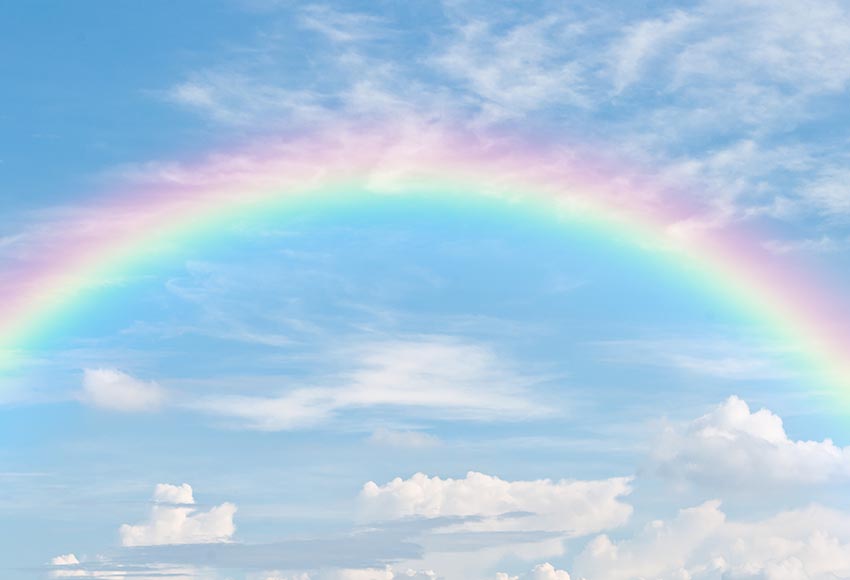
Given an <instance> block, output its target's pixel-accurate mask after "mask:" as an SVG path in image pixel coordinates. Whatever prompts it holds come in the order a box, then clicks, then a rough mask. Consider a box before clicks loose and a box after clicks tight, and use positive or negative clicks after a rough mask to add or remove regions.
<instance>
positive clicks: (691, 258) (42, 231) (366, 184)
mask: <svg viewBox="0 0 850 580" xmlns="http://www.w3.org/2000/svg"><path fill="white" fill-rule="evenodd" d="M135 173H136V174H137V176H138V175H145V176H151V175H154V176H155V179H154V180H153V182H149V183H145V182H143V181H142V182H136V184H135V185H134V186H132V187H130V188H128V190H127V191H126V192H123V193H120V194H113V195H110V196H101V197H99V198H96V199H92V200H88V201H87V202H86V203H83V204H81V205H79V206H75V207H74V208H73V209H72V210H69V211H66V212H64V213H62V214H61V215H60V216H58V217H53V218H46V219H43V220H41V221H39V222H38V223H36V224H34V226H33V229H32V230H31V232H30V233H29V235H28V237H27V238H26V239H25V240H24V242H23V243H22V246H21V250H20V251H19V252H18V253H17V254H16V257H14V258H12V259H10V260H8V261H7V263H6V264H5V265H4V266H3V267H2V270H0V273H2V275H3V276H4V285H3V288H2V290H0V300H2V302H0V370H3V369H6V370H8V369H12V368H14V367H15V365H16V364H17V363H16V361H17V360H18V356H19V353H20V351H21V349H22V348H23V347H24V345H26V344H27V343H29V342H32V341H33V340H35V339H36V337H38V336H40V335H44V334H49V332H50V328H51V324H52V321H55V320H57V319H58V318H61V316H62V315H63V313H65V312H69V311H72V310H73V308H74V305H75V304H76V303H78V302H79V301H80V300H81V299H82V298H83V297H84V296H85V295H86V294H87V291H88V290H89V289H90V288H92V287H93V286H97V285H99V284H102V283H103V282H104V281H105V280H108V279H109V278H110V277H112V276H114V275H115V273H116V272H119V271H122V270H125V269H126V268H127V267H128V265H132V264H133V263H134V262H136V261H137V260H139V259H142V258H145V257H150V256H156V254H157V252H161V251H163V249H164V248H167V247H171V246H174V245H180V244H183V243H189V242H190V241H191V240H193V239H201V238H203V237H204V236H208V235H211V234H212V233H213V232H215V230H216V228H217V227H219V226H220V225H221V224H225V223H227V222H228V221H230V220H233V219H234V218H235V217H238V216H250V215H252V214H255V213H258V214H262V213H265V212H268V211H270V210H272V209H275V208H281V207H285V206H286V205H287V204H298V203H308V204H309V203H334V200H339V199H340V198H345V199H346V200H348V201H351V200H352V199H353V200H354V201H356V199H357V196H362V195H392V196H396V195H403V194H405V193H411V192H415V193H417V194H423V195H431V196H440V195H452V196H454V195H459V194H462V192H475V193H476V195H481V196H485V197H490V198H493V199H499V200H503V201H507V202H508V203H510V202H522V203H523V204H531V205H532V206H533V207H534V208H535V211H539V212H542V213H544V214H546V215H551V214H553V213H554V214H556V215H557V216H558V217H560V218H562V219H563V220H564V221H565V222H566V223H577V222H578V223H581V224H582V225H584V226H588V227H591V228H594V229H598V230H599V231H601V232H604V233H606V234H609V235H613V236H617V237H619V238H622V239H624V240H625V241H627V242H630V243H633V244H638V245H640V246H642V247H644V248H645V249H646V251H648V252H657V253H663V254H664V255H665V256H667V257H669V259H670V260H672V261H673V262H675V263H677V264H678V265H679V267H680V268H681V272H682V275H688V276H693V277H695V278H697V279H698V281H699V283H700V284H703V285H706V286H707V287H709V289H714V290H715V291H716V292H717V293H718V294H719V295H722V296H723V297H725V298H726V299H728V300H731V301H733V302H734V303H736V304H737V305H739V306H740V307H742V308H744V309H746V310H748V311H750V312H752V313H753V319H754V320H760V321H765V322H767V324H768V325H769V327H770V328H772V329H773V330H774V331H775V333H776V335H777V338H779V339H781V340H782V341H783V342H787V343H790V344H792V345H794V347H795V348H796V349H798V350H799V351H801V353H802V355H803V356H804V358H805V359H806V360H807V361H808V362H809V364H810V365H811V368H812V369H813V370H814V371H815V372H816V373H817V375H819V379H818V380H819V382H822V383H823V385H824V386H827V385H829V386H832V387H835V388H837V389H838V390H839V391H844V390H845V389H850V313H848V310H850V304H848V303H847V301H846V300H845V299H844V298H843V297H841V296H840V295H838V293H837V292H835V291H833V290H831V288H830V284H829V283H827V282H826V280H825V277H824V276H822V275H821V276H818V275H815V274H814V273H812V272H811V271H810V270H809V269H808V268H807V267H806V265H805V264H803V263H799V262H797V263H795V262H794V261H793V260H791V259H790V258H789V257H787V256H778V255H774V254H772V253H770V252H768V251H766V250H765V249H764V247H763V245H762V242H763V232H759V231H757V230H754V229H752V228H747V227H741V226H740V225H737V226H736V225H730V224H728V223H725V222H722V221H720V220H718V218H717V215H716V212H713V211H712V210H711V208H710V204H698V203H694V201H693V200H692V199H690V198H689V196H683V195H679V194H677V191H676V190H674V189H672V188H670V187H665V186H664V185H663V184H659V183H654V182H653V181H652V180H650V179H647V178H646V177H641V176H640V175H639V173H637V172H634V171H631V170H628V169H625V168H622V167H613V166H611V165H608V164H605V163H601V162H599V161H598V160H593V159H591V158H590V157H588V156H577V155H575V154H574V153H573V152H572V151H571V150H570V149H566V148H561V147H558V146H556V145H552V144H542V143H539V142H538V143H537V144H534V145H531V144H529V143H528V142H527V141H523V140H521V139H517V138H510V137H506V136H504V135H495V134H487V135H482V134H472V133H467V132H460V131H457V132H453V131H449V130H446V129H445V128H441V127H434V126H429V125H423V124H418V125H414V126H405V127H395V128H388V127H380V128H375V127H372V128H363V127H358V128H356V130H355V129H351V128H349V129H348V130H341V131H340V130H338V131H336V132H334V133H331V132H317V133H314V134H311V135H300V136H296V137H291V138H288V139H281V140H279V141H266V142H264V143H262V144H259V145H254V146H252V147H246V148H244V149H242V150H239V151H236V152H231V153H228V154H217V155H213V156H211V157H209V158H208V159H206V160H204V161H203V162H201V163H198V164H195V165H191V166H183V165H158V164H154V165H149V166H146V167H142V168H140V169H138V170H136V171H135ZM32 232H34V233H32ZM0 380H2V378H0Z"/></svg>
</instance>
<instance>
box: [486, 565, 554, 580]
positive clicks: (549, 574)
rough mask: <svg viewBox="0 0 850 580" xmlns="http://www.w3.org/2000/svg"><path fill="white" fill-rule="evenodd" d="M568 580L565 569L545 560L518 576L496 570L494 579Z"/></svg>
mask: <svg viewBox="0 0 850 580" xmlns="http://www.w3.org/2000/svg"><path fill="white" fill-rule="evenodd" d="M520 578H522V580H570V575H569V574H568V573H567V571H566V570H558V569H557V568H555V567H554V566H553V565H552V564H550V563H548V562H546V563H543V564H538V565H537V566H535V567H534V568H532V570H531V572H529V573H528V574H523V575H522V576H521V577H520V576H510V575H508V574H506V573H505V572H498V573H497V574H496V580H520Z"/></svg>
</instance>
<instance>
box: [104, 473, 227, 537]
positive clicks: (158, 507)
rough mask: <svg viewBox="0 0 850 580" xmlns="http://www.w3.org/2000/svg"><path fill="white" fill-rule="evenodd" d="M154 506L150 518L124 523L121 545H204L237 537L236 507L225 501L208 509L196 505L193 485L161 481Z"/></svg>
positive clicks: (155, 494)
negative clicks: (144, 520)
mask: <svg viewBox="0 0 850 580" xmlns="http://www.w3.org/2000/svg"><path fill="white" fill-rule="evenodd" d="M153 500H154V505H153V506H152V507H151V513H150V517H149V518H148V521H147V522H145V523H142V524H138V525H135V526H132V525H129V524H124V525H122V526H121V529H120V534H121V545H123V546H159V545H164V544H204V543H213V542H227V541H229V540H230V538H231V537H232V536H233V532H234V531H235V529H236V528H235V526H234V525H233V515H234V514H235V513H236V506H235V505H233V504H231V503H226V502H225V503H223V504H221V505H219V506H216V507H213V508H211V509H210V510H209V511H206V512H199V511H198V510H197V508H195V507H193V506H194V503H195V498H194V497H193V495H192V487H191V486H190V485H189V484H186V483H184V484H183V485H169V484H166V483H160V484H158V485H157V486H156V489H155V491H154V497H153Z"/></svg>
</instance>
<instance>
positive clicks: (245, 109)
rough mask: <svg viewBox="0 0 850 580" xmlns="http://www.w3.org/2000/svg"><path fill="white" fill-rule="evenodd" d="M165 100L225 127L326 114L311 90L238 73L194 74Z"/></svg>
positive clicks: (171, 89)
mask: <svg viewBox="0 0 850 580" xmlns="http://www.w3.org/2000/svg"><path fill="white" fill-rule="evenodd" d="M163 96H164V98H165V99H166V100H168V101H170V102H172V103H175V104H177V105H180V106H182V107H186V108H188V109H190V110H193V111H195V112H197V113H201V114H203V115H206V116H209V117H210V118H212V119H213V120H214V121H216V122H218V123H222V124H226V125H237V126H240V125H253V124H256V123H263V122H269V119H274V121H276V122H280V121H281V120H289V121H294V120H298V121H307V120H313V121H315V120H318V119H320V118H321V117H322V115H323V114H325V113H326V112H327V111H326V110H325V108H324V107H322V106H321V105H320V103H319V97H318V95H315V94H314V93H312V92H311V91H309V90H304V89H287V88H283V87H281V86H279V85H277V84H275V83H273V82H269V81H268V80H262V79H259V78H256V77H254V76H252V75H249V74H246V73H245V72H243V71H239V70H237V71H234V70H214V71H203V72H198V73H195V74H194V75H192V76H191V78H189V79H188V80H185V81H183V82H180V83H177V84H176V85H174V86H172V87H171V88H170V89H168V90H167V91H165V93H164V95H163Z"/></svg>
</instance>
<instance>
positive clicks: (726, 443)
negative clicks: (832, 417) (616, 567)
mask: <svg viewBox="0 0 850 580" xmlns="http://www.w3.org/2000/svg"><path fill="white" fill-rule="evenodd" d="M654 460H655V462H656V464H657V467H658V469H659V471H660V473H662V474H665V475H668V476H672V477H676V478H684V479H687V480H692V481H696V482H702V483H724V482H725V483H727V484H730V485H740V484H743V483H751V484H757V485H759V486H761V485H764V484H765V483H766V482H771V483H786V484H816V483H828V482H837V481H846V480H847V479H848V478H850V448H848V447H843V448H842V447H838V446H837V445H835V443H833V442H832V441H831V440H830V439H824V440H823V441H795V440H793V439H790V438H789V437H788V434H787V433H786V432H785V428H784V426H783V424H782V419H781V418H780V417H779V416H777V415H775V414H774V413H772V412H770V411H769V410H767V409H761V410H759V411H755V412H752V411H751V410H750V407H749V406H748V405H747V403H746V402H744V401H743V400H741V399H739V398H738V397H735V396H732V397H729V398H728V399H727V400H726V401H724V402H723V403H722V404H720V405H719V406H717V407H716V408H715V409H713V410H712V411H711V412H709V413H707V414H705V415H703V416H702V417H699V418H698V419H696V420H694V421H692V422H691V423H689V424H688V425H686V426H685V427H684V428H682V429H677V428H669V429H667V430H666V431H665V432H664V433H663V435H662V440H661V442H660V445H659V446H658V448H657V453H656V456H655V458H654Z"/></svg>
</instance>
